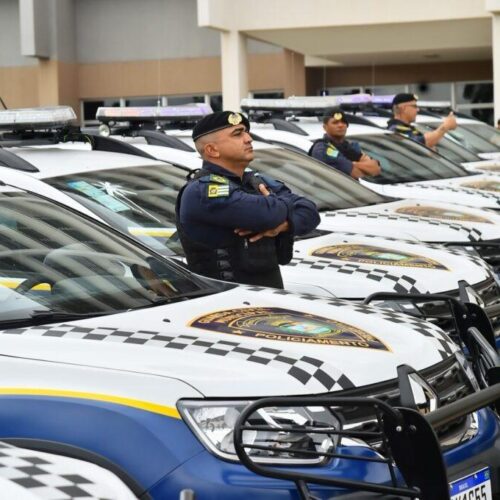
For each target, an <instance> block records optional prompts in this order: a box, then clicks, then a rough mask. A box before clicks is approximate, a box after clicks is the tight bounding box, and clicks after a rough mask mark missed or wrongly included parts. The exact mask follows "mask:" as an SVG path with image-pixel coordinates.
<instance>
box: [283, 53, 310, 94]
mask: <svg viewBox="0 0 500 500" xmlns="http://www.w3.org/2000/svg"><path fill="white" fill-rule="evenodd" d="M283 55H284V58H285V75H284V77H285V81H284V85H283V87H284V94H285V97H290V96H293V95H306V67H305V57H304V54H299V53H298V52H293V51H292V50H288V49H285V51H284V54H283Z"/></svg>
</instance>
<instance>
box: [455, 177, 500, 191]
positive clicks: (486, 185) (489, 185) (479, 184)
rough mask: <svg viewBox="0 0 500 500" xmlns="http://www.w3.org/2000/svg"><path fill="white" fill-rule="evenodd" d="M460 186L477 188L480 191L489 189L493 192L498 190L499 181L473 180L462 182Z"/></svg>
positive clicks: (499, 188)
mask: <svg viewBox="0 0 500 500" xmlns="http://www.w3.org/2000/svg"><path fill="white" fill-rule="evenodd" d="M460 185H461V186H462V187H466V188H471V189H479V190H480V191H491V192H493V193H498V192H500V182H497V181H486V180H484V181H474V182H464V183H463V184H460Z"/></svg>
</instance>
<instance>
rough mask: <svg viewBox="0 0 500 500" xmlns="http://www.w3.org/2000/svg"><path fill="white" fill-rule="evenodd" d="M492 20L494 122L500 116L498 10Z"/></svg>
mask: <svg viewBox="0 0 500 500" xmlns="http://www.w3.org/2000/svg"><path fill="white" fill-rule="evenodd" d="M491 22H492V33H491V34H492V48H493V99H494V112H495V124H496V122H497V120H498V119H499V118H500V12H495V13H494V14H493V17H492V19H491Z"/></svg>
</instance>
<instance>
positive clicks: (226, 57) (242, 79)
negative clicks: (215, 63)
mask: <svg viewBox="0 0 500 500" xmlns="http://www.w3.org/2000/svg"><path fill="white" fill-rule="evenodd" d="M246 42H247V41H246V37H245V36H244V35H243V34H242V33H240V32H239V31H223V32H222V33H221V69H222V108H223V109H224V110H232V111H238V110H239V109H240V102H241V100H242V99H243V98H244V97H247V96H248V62H247V43H246Z"/></svg>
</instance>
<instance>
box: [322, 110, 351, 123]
mask: <svg viewBox="0 0 500 500" xmlns="http://www.w3.org/2000/svg"><path fill="white" fill-rule="evenodd" d="M330 118H333V119H334V120H337V121H339V122H344V123H345V124H346V125H349V121H348V120H347V115H346V114H345V113H344V112H343V111H342V110H341V109H340V108H329V109H327V110H326V112H325V114H324V115H323V121H325V123H326V120H329V119H330Z"/></svg>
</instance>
